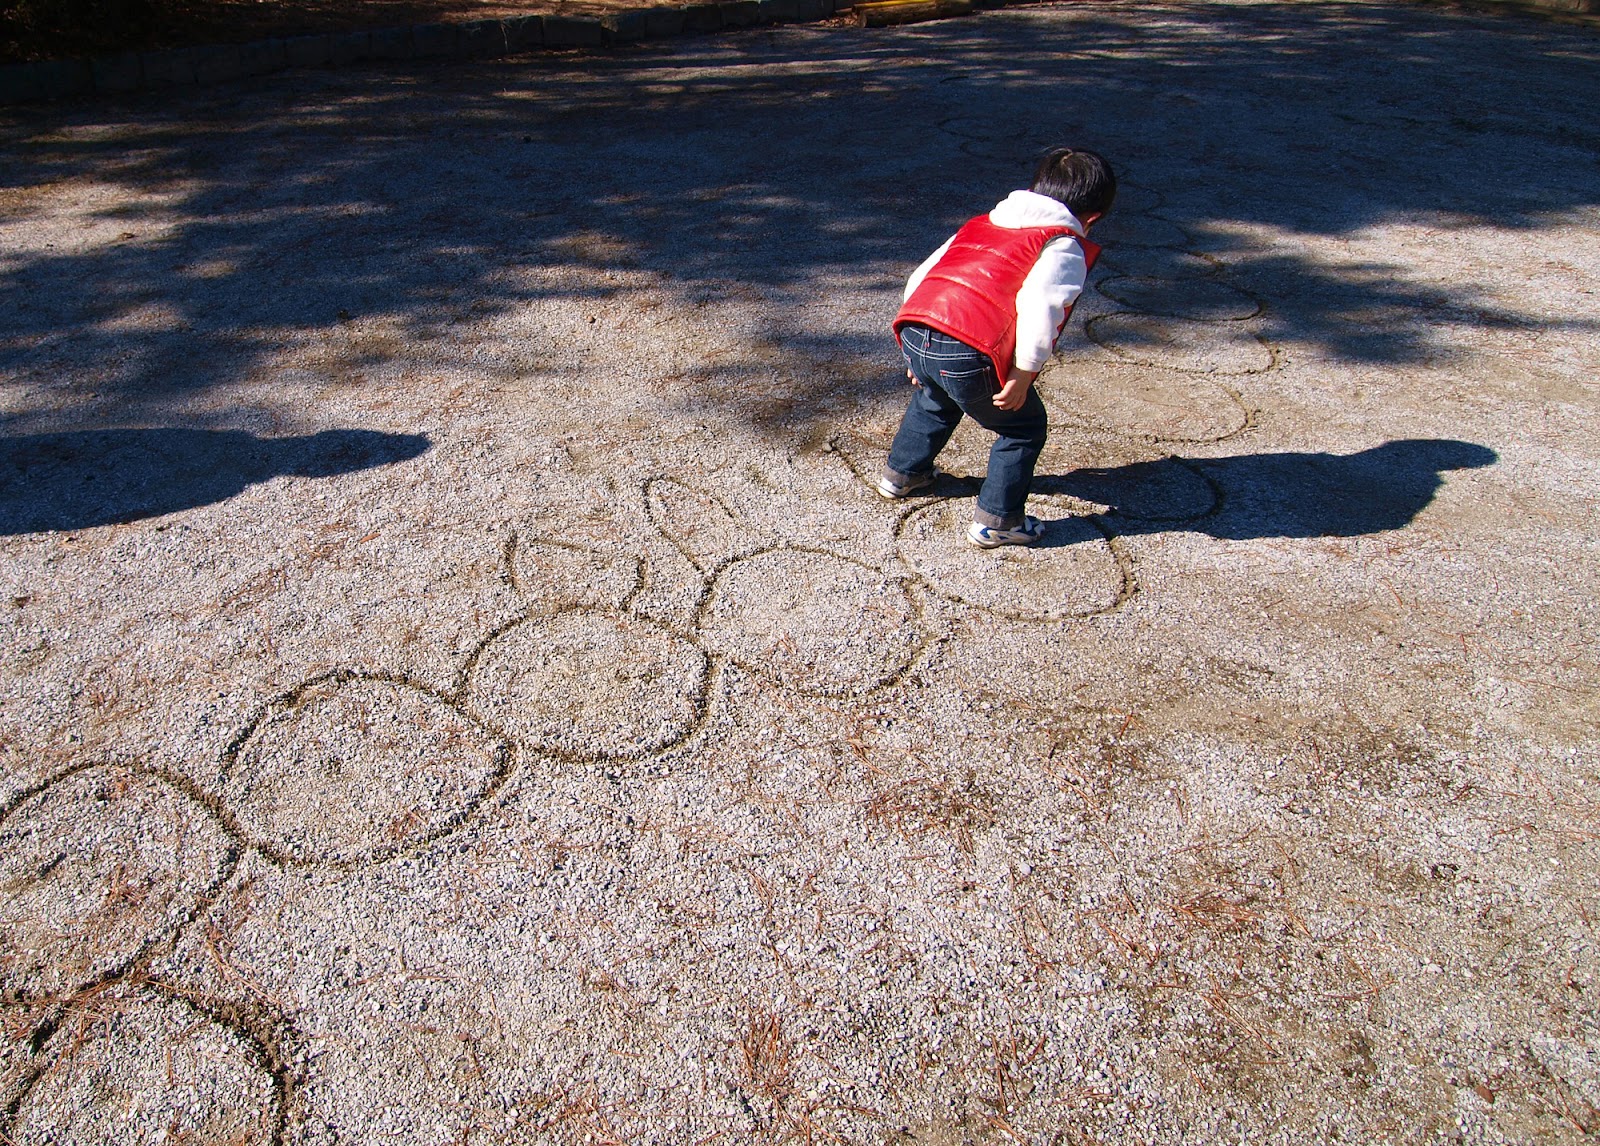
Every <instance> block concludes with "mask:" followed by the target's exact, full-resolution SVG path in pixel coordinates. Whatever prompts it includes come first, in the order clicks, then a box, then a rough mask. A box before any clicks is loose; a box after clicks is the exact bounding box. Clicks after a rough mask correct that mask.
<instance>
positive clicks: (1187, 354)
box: [1084, 314, 1274, 375]
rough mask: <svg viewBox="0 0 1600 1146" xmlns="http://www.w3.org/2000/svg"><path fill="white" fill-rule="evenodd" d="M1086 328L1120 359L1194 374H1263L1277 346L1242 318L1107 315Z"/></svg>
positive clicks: (1269, 365) (1091, 321)
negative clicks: (1211, 319)
mask: <svg viewBox="0 0 1600 1146" xmlns="http://www.w3.org/2000/svg"><path fill="white" fill-rule="evenodd" d="M1084 333H1085V334H1087V335H1088V336H1089V338H1090V339H1091V340H1092V341H1094V342H1095V343H1096V344H1098V345H1100V346H1103V347H1105V349H1107V350H1109V351H1110V352H1111V353H1112V354H1115V355H1116V356H1117V357H1118V358H1125V359H1127V360H1128V361H1129V362H1136V363H1138V364H1139V365H1140V366H1154V367H1160V368H1162V369H1166V370H1178V371H1182V372H1184V373H1190V374H1225V375H1226V374H1233V375H1237V374H1260V373H1263V372H1265V371H1267V370H1270V369H1272V366H1273V362H1274V358H1273V354H1272V349H1271V347H1269V346H1268V345H1267V344H1266V343H1265V342H1264V341H1262V339H1261V337H1260V336H1259V335H1257V334H1256V333H1255V332H1254V331H1251V330H1249V329H1247V328H1245V327H1244V326H1242V325H1240V324H1238V323H1210V322H1194V321H1192V320H1190V319H1184V318H1163V317H1160V316H1157V315H1147V314H1102V315H1097V316H1095V317H1094V318H1091V319H1090V320H1089V321H1088V322H1086V323H1085V324H1084Z"/></svg>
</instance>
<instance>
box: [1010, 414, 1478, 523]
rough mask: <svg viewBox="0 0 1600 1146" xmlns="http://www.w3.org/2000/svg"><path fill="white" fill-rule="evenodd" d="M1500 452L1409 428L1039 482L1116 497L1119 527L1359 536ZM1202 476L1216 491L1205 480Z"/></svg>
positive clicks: (1399, 518) (1112, 518)
mask: <svg viewBox="0 0 1600 1146" xmlns="http://www.w3.org/2000/svg"><path fill="white" fill-rule="evenodd" d="M1498 460H1499V455H1498V454H1496V453H1495V452H1494V451H1493V450H1491V449H1489V448H1488V447H1487V446H1480V445H1474V444H1473V443H1471V442H1457V441H1450V440H1445V439H1432V438H1410V439H1405V440H1402V441H1395V442H1385V443H1384V444H1383V445H1381V446H1375V447H1373V448H1372V449H1369V450H1362V451H1361V452H1360V453H1356V454H1322V453H1317V454H1310V453H1281V454H1241V455H1238V456H1236V457H1229V458H1193V459H1189V458H1176V457H1172V458H1162V459H1160V460H1157V461H1150V462H1135V463H1133V464H1131V465H1125V466H1115V467H1112V468H1110V469H1081V470H1073V471H1072V472H1071V473H1066V474H1061V475H1048V474H1040V475H1038V476H1037V477H1036V478H1035V479H1034V483H1033V488H1034V491H1035V492H1036V493H1043V494H1068V495H1071V496H1073V497H1077V498H1082V499H1083V500H1085V501H1090V502H1095V503H1097V504H1100V505H1106V506H1109V507H1110V511H1109V512H1108V513H1107V514H1106V515H1105V518H1104V520H1105V522H1106V524H1107V525H1108V526H1109V527H1110V528H1112V529H1113V530H1115V531H1116V532H1117V533H1120V534H1148V533H1165V532H1170V531H1174V530H1180V531H1184V532H1193V533H1205V534H1208V535H1209V536H1211V537H1217V538H1224V539H1228V540H1244V539H1247V538H1258V537H1356V536H1360V535H1362V534H1368V533H1381V532H1383V531H1384V530H1388V529H1400V528H1403V527H1404V526H1406V525H1409V524H1410V523H1411V521H1412V519H1414V518H1415V517H1416V516H1417V514H1418V513H1420V512H1421V511H1422V510H1423V509H1424V508H1426V507H1427V505H1428V504H1429V503H1430V502H1431V501H1432V500H1433V495H1434V494H1435V492H1437V491H1438V489H1439V487H1440V485H1442V484H1443V481H1442V478H1441V477H1440V474H1441V473H1443V472H1444V471H1446V470H1458V469H1476V468H1478V467H1481V466H1488V465H1493V464H1494V463H1495V462H1496V461H1498ZM1205 485H1208V486H1209V487H1210V490H1209V492H1207V491H1205V490H1203V489H1202V488H1200V487H1201V486H1205ZM1152 491H1154V493H1152ZM1078 532H1079V529H1077V528H1073V527H1070V526H1069V525H1068V524H1067V523H1054V522H1052V523H1047V527H1046V534H1045V537H1044V538H1043V539H1042V544H1045V545H1071V544H1073V543H1074V542H1076V541H1078V540H1083V539H1087V535H1085V537H1084V538H1079V537H1078Z"/></svg>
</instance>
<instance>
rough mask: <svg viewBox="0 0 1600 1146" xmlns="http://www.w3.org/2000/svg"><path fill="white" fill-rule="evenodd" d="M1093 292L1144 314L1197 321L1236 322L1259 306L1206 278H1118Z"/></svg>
mask: <svg viewBox="0 0 1600 1146" xmlns="http://www.w3.org/2000/svg"><path fill="white" fill-rule="evenodd" d="M1095 289H1096V290H1098V291H1099V292H1100V293H1101V294H1103V295H1105V296H1106V297H1107V298H1109V299H1111V300H1112V301H1113V302H1119V303H1121V304H1122V305H1123V306H1126V307H1129V308H1131V309H1133V310H1137V311H1140V312H1142V313H1144V314H1153V315H1161V316H1164V317H1167V318H1187V319H1192V320H1194V321H1197V322H1237V321H1239V320H1241V319H1246V318H1254V317H1255V316H1256V315H1258V314H1260V313H1261V304H1260V303H1259V302H1257V301H1256V300H1255V299H1253V298H1251V297H1250V296H1249V295H1247V294H1245V292H1244V291H1242V290H1240V289H1239V288H1238V287H1231V286H1229V285H1228V284H1227V283H1219V282H1215V281H1212V280H1209V279H1181V280H1177V279H1166V278H1147V277H1144V276H1140V275H1121V276H1119V277H1117V278H1110V279H1104V280H1102V281H1101V282H1099V283H1097V284H1096V286H1095Z"/></svg>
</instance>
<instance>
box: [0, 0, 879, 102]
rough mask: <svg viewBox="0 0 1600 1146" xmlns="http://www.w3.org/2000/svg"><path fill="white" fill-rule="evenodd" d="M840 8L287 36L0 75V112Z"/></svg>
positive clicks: (794, 4) (747, 2)
mask: <svg viewBox="0 0 1600 1146" xmlns="http://www.w3.org/2000/svg"><path fill="white" fill-rule="evenodd" d="M849 3H850V0H844V2H843V3H840V0H718V2H716V3H704V4H688V5H685V6H683V7H676V8H665V7H663V8H634V9H628V10H625V11H621V12H610V13H607V14H606V15H604V16H554V15H551V16H545V15H537V16H517V17H513V18H511V19H508V20H467V21H462V22H459V23H446V24H413V25H410V26H408V27H403V28H379V29H376V30H372V31H364V32H340V33H329V34H326V35H318V36H292V37H288V38H284V39H272V40H261V41H257V42H255V43H247V44H212V45H206V46H204V47H196V48H173V49H170V50H167V51H160V52H125V53H122V54H120V55H114V56H104V57H99V58H96V59H92V60H47V61H41V62H38V63H28V64H9V65H6V66H4V67H0V105H6V104H20V103H35V102H40V101H44V100H57V99H74V98H81V97H84V96H97V95H126V94H129V93H133V92H141V91H157V90H160V89H162V88H170V87H195V86H204V85H207V84H220V83H227V82H228V81H230V80H241V79H246V78H249V77H251V76H264V75H268V74H270V73H272V72H281V71H285V70H287V69H290V68H323V67H343V66H345V65H347V64H356V63H364V62H368V61H386V60H485V59H494V58H497V57H500V56H512V55H520V54H521V53H524V52H530V51H536V50H540V49H544V48H598V47H604V46H606V45H609V44H625V43H634V42H637V41H641V40H655V39H664V38H666V37H669V36H677V35H682V34H685V33H705V32H719V31H722V30H723V29H727V28H751V27H757V26H760V25H768V24H792V23H809V22H812V21H816V20H825V19H827V18H828V17H830V16H832V15H833V14H834V13H835V11H836V10H838V9H840V8H846V7H848V6H849Z"/></svg>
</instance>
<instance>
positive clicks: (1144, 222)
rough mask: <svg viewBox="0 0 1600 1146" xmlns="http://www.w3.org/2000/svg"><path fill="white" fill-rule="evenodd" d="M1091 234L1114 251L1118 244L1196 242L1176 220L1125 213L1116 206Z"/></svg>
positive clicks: (1185, 244)
mask: <svg viewBox="0 0 1600 1146" xmlns="http://www.w3.org/2000/svg"><path fill="white" fill-rule="evenodd" d="M1089 237H1090V238H1091V239H1093V240H1094V241H1095V242H1097V243H1101V244H1104V245H1105V246H1106V248H1107V249H1108V250H1111V251H1114V250H1116V249H1117V248H1118V247H1174V248H1178V249H1182V248H1184V247H1190V246H1193V245H1194V244H1193V243H1191V242H1190V241H1189V233H1188V232H1187V231H1185V230H1184V229H1183V228H1182V227H1180V226H1178V225H1177V224H1176V223H1173V222H1169V221H1168V220H1166V219H1161V218H1158V217H1156V216H1155V215H1133V214H1123V213H1121V212H1119V211H1117V209H1116V208H1115V207H1113V208H1112V209H1111V213H1110V214H1108V215H1107V216H1106V217H1105V218H1104V219H1102V220H1101V221H1100V222H1098V223H1096V224H1095V227H1094V232H1093V233H1092V234H1091V235H1090V236H1089Z"/></svg>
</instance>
